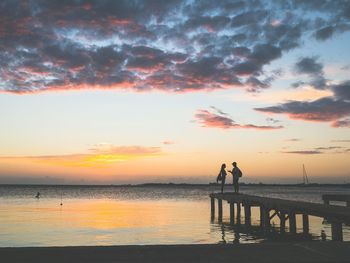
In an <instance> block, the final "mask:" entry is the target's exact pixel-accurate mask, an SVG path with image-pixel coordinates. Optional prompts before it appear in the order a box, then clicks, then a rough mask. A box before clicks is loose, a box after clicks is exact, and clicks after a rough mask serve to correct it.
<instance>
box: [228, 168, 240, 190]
mask: <svg viewBox="0 0 350 263" xmlns="http://www.w3.org/2000/svg"><path fill="white" fill-rule="evenodd" d="M232 165H233V169H232V171H229V173H231V174H232V177H233V188H234V190H235V193H238V191H239V182H238V181H239V178H240V177H242V171H241V169H239V168H238V166H237V163H236V162H233V163H232Z"/></svg>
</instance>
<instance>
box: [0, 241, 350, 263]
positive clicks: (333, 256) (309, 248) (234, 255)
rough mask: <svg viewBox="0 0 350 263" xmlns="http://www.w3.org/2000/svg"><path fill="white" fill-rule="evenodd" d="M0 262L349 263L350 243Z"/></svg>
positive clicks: (21, 254) (49, 254)
mask: <svg viewBox="0 0 350 263" xmlns="http://www.w3.org/2000/svg"><path fill="white" fill-rule="evenodd" d="M0 262H2V263H7V262H26V263H29V262H35V263H40V262H48V263H56V262H57V263H58V262H59V263H68V262H75V263H80V262H84V263H89V262H96V263H97V262H98V263H102V262H103V263H109V262H114V263H115V262H152V263H156V262H162V263H163V262H164V263H168V262H176V263H187V262H191V263H193V262H215V263H219V262H239V263H245V262H251V263H261V262H266V263H274V262H276V263H277V262H278V263H283V262H293V263H294V262H298V263H299V262H301V263H304V262H317V263H319V262H320V263H321V262H334V263H341V262H350V242H305V243H265V244H238V245H152V246H151V245H150V246H108V247H107V246H106V247H97V246H94V247H92V246H91V247H89V246H86V247H36V248H0Z"/></svg>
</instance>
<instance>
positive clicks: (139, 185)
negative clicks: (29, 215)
mask: <svg viewBox="0 0 350 263" xmlns="http://www.w3.org/2000/svg"><path fill="white" fill-rule="evenodd" d="M226 185H227V186H230V185H232V184H226ZM240 185H241V186H243V187H244V186H254V187H266V186H268V187H280V186H288V187H330V186H332V187H344V188H350V183H345V184H339V183H337V184H329V183H328V184H325V183H311V184H282V183H240ZM1 186H34V187H36V186H40V187H42V186H47V187H57V186H60V187H208V186H209V187H210V186H213V187H219V186H220V185H219V184H216V183H208V184H191V183H143V184H20V183H18V184H0V187H1Z"/></svg>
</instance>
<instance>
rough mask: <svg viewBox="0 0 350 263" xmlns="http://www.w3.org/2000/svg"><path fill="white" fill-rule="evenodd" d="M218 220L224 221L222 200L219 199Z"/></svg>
mask: <svg viewBox="0 0 350 263" xmlns="http://www.w3.org/2000/svg"><path fill="white" fill-rule="evenodd" d="M218 212H219V214H218V220H219V221H220V222H221V221H222V199H218Z"/></svg>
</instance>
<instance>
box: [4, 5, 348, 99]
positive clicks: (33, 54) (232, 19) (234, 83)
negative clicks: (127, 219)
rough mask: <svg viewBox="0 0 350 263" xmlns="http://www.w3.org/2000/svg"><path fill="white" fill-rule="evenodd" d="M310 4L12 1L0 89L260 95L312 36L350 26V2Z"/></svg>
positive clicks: (8, 7) (7, 15)
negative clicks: (277, 67)
mask: <svg viewBox="0 0 350 263" xmlns="http://www.w3.org/2000/svg"><path fill="white" fill-rule="evenodd" d="M308 2H309V1H293V0H292V1H288V2H287V3H284V2H282V1H273V0H271V1H268V0H265V1H259V2H257V1H237V2H232V1H229V0H223V1H219V2H217V3H213V2H212V1H206V0H205V1H199V0H194V1H186V0H183V1H180V0H169V1H158V0H157V1H141V0H135V1H129V0H120V1H113V0H106V1H94V0H92V1H29V2H20V3H16V4H14V3H13V1H10V0H4V1H2V2H1V8H0V38H1V42H0V69H1V70H0V91H1V92H7V93H14V94H28V93H38V92H48V91H68V90H76V89H128V90H131V91H149V90H162V91H167V92H194V91H200V90H213V89H228V88H237V87H238V88H243V89H246V90H247V91H253V92H257V91H259V90H261V89H266V88H268V87H270V85H271V82H272V81H273V80H274V79H275V78H274V77H272V78H271V76H269V75H268V74H267V72H266V66H267V65H269V64H270V63H272V62H273V61H275V60H276V59H278V58H281V57H283V55H284V54H285V53H286V52H288V51H290V50H292V49H294V48H296V47H298V46H300V45H301V44H302V41H301V40H302V39H303V38H304V37H307V36H308V35H309V33H310V32H314V35H315V38H316V39H318V40H321V41H322V40H324V39H327V38H330V37H331V36H332V35H334V34H335V33H341V32H344V31H347V30H349V19H350V17H349V14H348V13H349V12H348V10H349V8H350V7H349V6H350V4H349V3H348V2H347V1H322V3H318V4H314V1H311V2H312V3H308ZM301 11H302V12H301ZM315 11H316V12H315ZM315 14H317V15H315ZM275 77H277V76H275ZM314 82H315V83H314V85H318V86H320V85H319V84H320V83H321V82H322V79H315V80H314Z"/></svg>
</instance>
